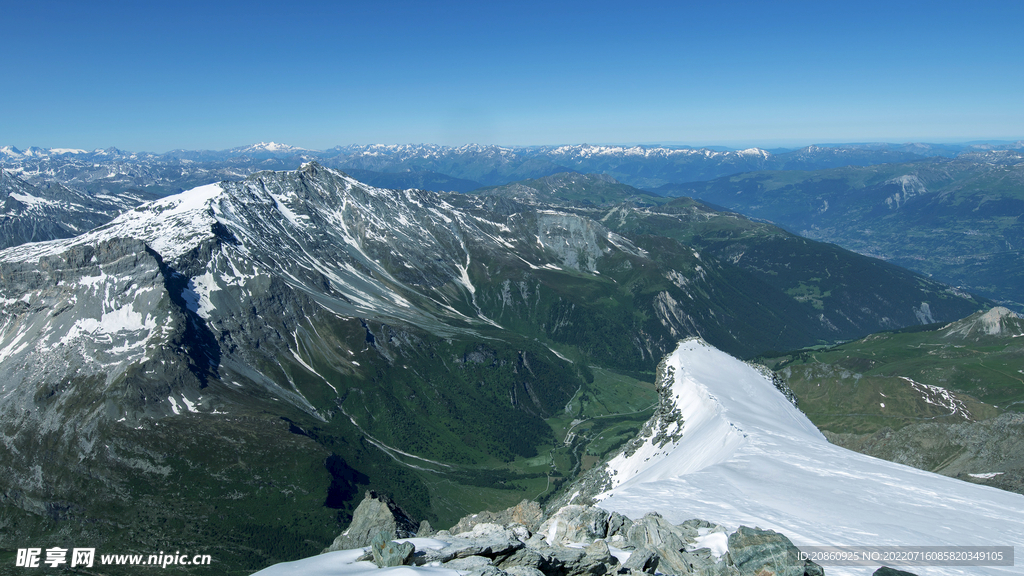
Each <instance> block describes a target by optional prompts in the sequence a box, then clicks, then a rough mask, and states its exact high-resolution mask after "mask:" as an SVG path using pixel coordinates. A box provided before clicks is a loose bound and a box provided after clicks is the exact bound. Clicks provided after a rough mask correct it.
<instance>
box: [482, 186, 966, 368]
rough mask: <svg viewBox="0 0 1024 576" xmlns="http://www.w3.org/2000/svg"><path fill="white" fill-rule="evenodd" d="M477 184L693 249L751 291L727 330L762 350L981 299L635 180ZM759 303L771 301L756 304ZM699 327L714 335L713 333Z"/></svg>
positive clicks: (736, 302) (944, 312) (649, 240)
mask: <svg viewBox="0 0 1024 576" xmlns="http://www.w3.org/2000/svg"><path fill="white" fill-rule="evenodd" d="M474 193H475V194H485V195H488V196H500V197H504V198H513V199H517V201H521V202H526V203H530V204H534V205H538V206H540V205H548V204H555V205H558V206H560V207H561V209H563V210H567V211H571V212H574V213H577V214H580V215H585V216H588V217H589V218H591V219H593V220H595V221H600V222H601V223H602V224H603V225H604V226H606V227H608V228H609V229H611V230H614V231H615V232H617V233H619V234H622V235H623V236H625V237H627V238H630V239H631V240H632V241H633V242H634V243H636V244H637V245H642V246H644V247H645V248H646V249H647V250H648V251H649V252H650V253H651V254H655V255H657V254H671V253H673V252H688V253H690V254H691V255H692V257H693V261H694V262H693V264H691V266H692V267H695V268H694V269H695V270H696V269H697V268H700V269H701V270H716V271H717V272H718V273H719V274H725V275H728V285H729V286H730V287H731V288H733V289H736V290H737V291H739V292H742V293H748V294H749V293H756V294H757V300H758V302H757V303H756V306H755V307H754V308H753V309H749V308H745V304H744V301H743V299H742V298H735V297H734V298H732V299H731V302H730V304H729V305H727V306H726V308H728V309H729V313H730V315H731V317H732V318H731V319H729V321H730V322H736V323H743V322H747V321H749V322H750V323H751V324H750V325H748V326H746V327H741V326H733V327H731V328H730V330H731V331H732V333H733V334H734V335H737V334H742V333H746V332H748V331H750V330H754V331H756V332H759V333H760V334H761V338H760V346H761V347H762V348H761V352H764V351H765V350H767V349H769V348H777V347H779V346H783V342H785V341H791V340H792V339H793V337H794V334H793V333H792V332H790V331H796V333H801V334H803V335H804V337H813V338H816V339H818V340H819V341H820V342H828V341H835V340H839V339H850V338H857V337H859V335H860V334H864V333H867V332H873V331H877V330H879V329H883V330H884V329H892V328H896V327H902V326H908V325H913V324H920V323H929V322H933V321H935V319H936V318H942V319H943V320H954V319H956V318H960V317H962V316H963V315H965V314H968V313H970V312H971V311H973V310H976V309H978V308H979V307H982V306H983V305H984V304H983V303H982V301H980V300H978V299H974V298H971V297H969V296H967V295H965V294H963V293H962V292H959V291H957V290H954V289H951V288H950V287H948V286H945V285H942V284H940V283H937V282H934V281H931V280H927V279H925V278H922V277H920V276H918V275H916V274H913V273H911V272H909V271H907V270H904V269H901V268H898V267H896V266H893V265H891V264H887V263H885V262H882V261H880V260H876V259H873V258H866V257H864V256H861V255H858V254H853V253H850V252H848V251H846V250H843V249H841V248H839V247H837V246H834V245H830V244H823V243H820V242H815V241H812V240H807V239H805V238H800V237H798V236H795V235H793V234H790V233H788V232H785V231H783V230H781V229H779V228H777V227H775V226H772V225H769V224H765V223H760V222H753V221H751V220H749V219H747V218H744V217H742V216H740V215H738V214H735V213H729V212H723V211H721V210H716V209H714V208H712V207H710V206H708V205H705V204H703V203H701V202H697V201H693V200H690V199H688V198H679V199H675V200H673V201H671V202H669V203H662V202H658V201H655V202H650V201H649V200H648V197H646V196H645V195H643V194H642V193H641V192H640V191H639V190H637V189H635V188H632V187H630V186H627V185H623V184H620V183H617V182H609V181H608V177H607V176H595V175H586V176H584V175H577V174H572V173H568V174H562V175H556V176H550V177H547V178H544V179H540V180H536V181H525V182H522V183H515V184H510V185H507V186H499V187H495V188H488V189H483V190H480V191H476V192H474ZM655 258H657V256H655ZM680 282H681V281H680ZM683 284H685V283H683ZM680 287H683V286H680ZM762 306H763V307H764V308H767V309H768V311H763V310H762V311H759V310H758V308H759V307H762ZM769 311H770V312H769ZM766 314H768V315H778V316H779V317H785V318H786V320H783V321H781V322H780V325H779V328H778V331H777V332H775V331H772V329H770V328H766V327H765V326H763V325H761V326H760V327H758V324H759V322H758V320H757V319H758V318H762V317H764V316H765V315H766ZM702 335H703V336H704V337H705V338H707V339H709V340H711V341H713V342H719V341H721V340H716V339H715V338H717V337H715V336H712V335H711V333H705V334H702ZM771 336H774V338H773V337H771ZM797 338H799V337H797ZM727 349H728V350H729V351H730V352H733V353H735V352H736V350H737V349H733V348H727ZM739 354H741V355H743V354H744V353H743V352H739Z"/></svg>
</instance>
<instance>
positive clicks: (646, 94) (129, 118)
mask: <svg viewBox="0 0 1024 576" xmlns="http://www.w3.org/2000/svg"><path fill="white" fill-rule="evenodd" d="M894 4H895V5H891V3H890V2H865V1H858V2H832V1H822V0H816V1H813V2H781V1H780V2H774V1H764V2H742V1H740V2H728V3H716V2H706V1H705V2H640V3H639V6H638V7H627V6H626V3H625V2H615V3H609V2H587V3H583V2H558V1H556V0H547V1H543V2H529V1H527V2H516V3H512V2H502V3H489V2H480V1H474V2H435V1H427V0H417V1H396V2H389V1H386V0H384V1H377V2H344V1H334V2H322V1H318V0H311V1H305V2H301V3H284V2H276V3H269V2H266V3H261V2H251V1H250V2H215V1H203V2H192V1H179V0H174V1H170V2H149V1H140V2H109V1H103V0H98V1H89V2H83V1H67V2H60V1H53V0H33V1H29V2H27V1H23V0H17V1H14V0H0V30H2V35H0V37H2V38H3V45H4V67H3V72H2V74H0V145H14V146H18V147H22V148H23V147H27V146H30V145H35V146H43V147H74V148H86V149H92V148H99V147H107V146H116V147H118V148H122V149H126V150H136V151H140V150H146V151H152V152H164V151H167V150H170V149H174V148H187V149H224V148H230V147H234V146H240V145H244V144H250V143H253V142H258V141H261V140H262V141H267V140H273V141H277V142H285V143H288V144H292V145H296V146H303V147H306V148H314V149H323V148H328V147H331V146H334V145H337V144H351V143H438V144H454V145H458V144H465V143H471V142H476V143H482V144H562V143H583V142H588V143H652V142H677V143H687V144H692V145H710V144H721V145H732V146H737V145H755V144H756V145H761V146H772V145H797V144H809V143H815V142H865V141H890V142H906V141H929V142H954V141H964V140H973V139H1018V138H1022V137H1024V46H1022V40H1021V38H1022V26H1024V2H1021V1H1019V0H1013V1H989V2H984V3H974V2H943V1H941V0H932V1H929V2H895V3H894Z"/></svg>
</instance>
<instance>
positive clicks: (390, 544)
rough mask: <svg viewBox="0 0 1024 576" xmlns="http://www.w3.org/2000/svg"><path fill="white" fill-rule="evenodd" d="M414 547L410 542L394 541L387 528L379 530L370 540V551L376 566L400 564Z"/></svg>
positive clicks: (386, 566) (402, 563) (410, 553)
mask: <svg viewBox="0 0 1024 576" xmlns="http://www.w3.org/2000/svg"><path fill="white" fill-rule="evenodd" d="M415 549H416V547H415V546H414V545H413V543H412V542H395V541H393V540H391V537H390V534H389V533H388V531H387V530H381V531H380V532H378V533H377V535H376V536H374V537H373V539H372V540H371V541H370V553H371V554H372V555H373V563H374V564H376V565H377V567H378V568H388V567H391V566H402V565H404V564H405V562H406V560H408V559H409V557H410V556H412V553H413V550H415Z"/></svg>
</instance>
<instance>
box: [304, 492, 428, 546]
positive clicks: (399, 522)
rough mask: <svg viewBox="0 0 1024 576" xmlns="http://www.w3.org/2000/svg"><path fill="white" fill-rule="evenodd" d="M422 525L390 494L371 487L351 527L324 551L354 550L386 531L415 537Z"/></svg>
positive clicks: (367, 544)
mask: <svg viewBox="0 0 1024 576" xmlns="http://www.w3.org/2000/svg"><path fill="white" fill-rule="evenodd" d="M417 530H418V527H417V526H416V524H415V523H414V522H413V521H412V520H411V519H410V518H409V515H408V514H406V513H405V511H404V510H402V509H401V508H400V507H399V506H398V504H395V501H394V500H392V499H391V498H390V497H388V496H385V495H383V494H379V493H377V492H374V491H373V490H367V491H366V494H365V496H364V497H363V501H362V502H360V503H359V506H357V507H356V510H355V512H353V513H352V522H351V523H350V524H349V525H348V529H346V530H345V531H344V532H342V533H341V534H340V535H338V537H337V538H335V539H334V542H332V543H331V545H330V546H328V547H327V548H325V549H324V551H323V552H334V551H335V550H351V549H353V548H362V547H363V546H369V545H370V542H371V541H372V540H373V537H374V536H376V535H377V534H378V533H379V532H381V531H384V532H386V533H387V534H388V538H389V539H394V538H411V537H413V536H415V535H416V532H417Z"/></svg>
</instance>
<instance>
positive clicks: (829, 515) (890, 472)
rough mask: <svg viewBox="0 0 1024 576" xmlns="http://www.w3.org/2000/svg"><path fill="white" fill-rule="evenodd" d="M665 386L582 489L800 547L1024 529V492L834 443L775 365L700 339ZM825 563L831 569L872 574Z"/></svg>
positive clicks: (677, 356)
mask: <svg viewBox="0 0 1024 576" xmlns="http://www.w3.org/2000/svg"><path fill="white" fill-rule="evenodd" d="M658 382H659V386H660V390H661V394H662V402H663V404H662V408H661V409H660V410H659V413H658V415H656V416H655V418H653V419H652V420H651V421H650V422H649V423H648V425H647V428H646V429H645V430H646V432H645V435H644V436H642V437H641V438H639V439H638V441H637V442H636V443H633V444H631V445H629V446H628V447H627V448H626V449H625V450H624V452H623V453H622V454H621V455H619V456H617V457H615V458H613V459H612V460H611V461H610V462H608V463H607V464H606V465H605V467H604V469H603V480H601V476H602V475H601V474H594V475H592V476H591V479H590V480H591V482H590V484H589V486H583V487H580V488H579V489H580V490H581V492H580V494H583V495H586V494H587V493H588V491H589V493H590V494H593V493H594V492H595V491H600V490H607V491H606V492H603V493H602V494H599V495H598V496H597V498H598V500H599V502H600V505H601V506H602V507H603V508H606V509H608V510H613V511H618V512H620V513H623V514H626V515H627V516H631V517H637V516H640V515H642V514H644V513H646V512H647V511H648V510H649V509H651V508H652V507H654V506H653V503H657V508H658V510H659V511H660V512H661V513H662V514H663V515H664V516H665V518H666V519H667V520H669V521H670V522H680V521H682V519H684V518H692V517H697V518H715V519H716V521H717V522H720V523H723V524H725V525H726V526H727V527H728V528H729V529H732V528H734V527H735V526H738V525H741V524H743V525H748V526H752V525H757V526H760V527H761V528H770V529H774V530H778V531H781V532H783V533H785V534H787V535H788V536H789V537H790V539H792V540H793V542H794V543H795V544H797V545H798V546H801V545H828V546H850V545H862V546H893V545H908V546H915V545H916V546H920V545H931V546H940V545H957V546H963V545H977V546H993V545H1014V544H1016V543H1017V542H1020V541H1021V538H1022V537H1024V521H1022V520H1021V518H1022V517H1024V516H1022V513H1024V496H1021V495H1018V494H1011V493H1008V492H1002V491H999V490H995V489H992V488H988V487H981V486H975V485H972V484H968V483H965V482H960V481H957V480H953V479H950V478H946V477H943V476H938V475H935V474H931V473H927V472H923V471H920V470H916V469H913V468H909V467H906V466H900V465H898V464H893V463H890V462H885V461H882V460H877V459H874V458H870V457H868V456H864V455H861V454H857V453H855V452H851V451H848V450H845V449H842V448H839V447H836V446H833V445H831V444H829V443H828V442H826V441H825V439H824V437H822V435H821V434H820V433H819V432H818V431H817V430H816V429H815V427H814V425H813V424H811V422H810V421H809V420H808V419H807V418H806V417H805V416H804V415H803V414H802V413H800V412H799V411H798V410H797V409H796V408H794V407H793V406H792V405H791V404H790V403H789V402H788V401H787V399H786V397H785V396H784V395H783V394H782V393H781V392H780V391H779V390H778V389H776V386H775V385H774V384H773V382H772V378H771V376H770V374H769V373H768V372H767V371H765V370H763V369H761V370H759V369H757V368H756V367H753V366H750V365H747V364H744V363H742V362H740V361H738V360H736V359H734V358H731V357H729V356H728V355H726V354H723V353H722V352H720V351H718V350H715V349H714V348H712V347H710V346H708V345H707V344H706V343H704V342H701V341H700V340H697V339H691V340H687V341H685V342H682V343H681V344H680V345H679V348H678V349H677V350H676V351H675V352H674V353H673V354H672V355H670V356H669V357H668V358H666V359H665V361H664V362H663V364H662V366H661V368H660V369H659V380H658ZM595 479H597V480H599V481H598V482H594V480H595ZM571 490H572V489H570V491H571ZM577 497H579V495H577ZM954 526H955V529H950V528H951V527H954ZM824 566H825V569H826V571H827V573H829V574H861V573H864V572H863V571H864V570H865V569H864V568H860V569H857V568H844V567H836V566H829V565H828V564H827V563H824ZM927 570H928V571H927V573H928V574H960V573H961V572H960V570H961V569H959V568H942V567H929V568H928V569H927ZM970 570H971V573H973V574H1010V573H1016V570H1015V569H1014V568H1012V567H973V568H971V569H970Z"/></svg>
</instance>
